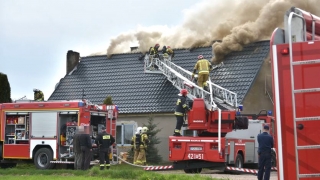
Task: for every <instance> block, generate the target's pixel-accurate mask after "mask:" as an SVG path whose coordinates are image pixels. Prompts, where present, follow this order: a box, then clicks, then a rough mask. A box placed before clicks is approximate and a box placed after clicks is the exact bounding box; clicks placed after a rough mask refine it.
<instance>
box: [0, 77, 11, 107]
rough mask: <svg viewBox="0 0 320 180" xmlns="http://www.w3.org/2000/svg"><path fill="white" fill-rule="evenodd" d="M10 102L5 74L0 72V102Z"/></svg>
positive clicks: (9, 92) (8, 86) (9, 90)
mask: <svg viewBox="0 0 320 180" xmlns="http://www.w3.org/2000/svg"><path fill="white" fill-rule="evenodd" d="M7 102H12V100H11V88H10V84H9V81H8V77H7V75H6V74H3V73H0V103H7Z"/></svg>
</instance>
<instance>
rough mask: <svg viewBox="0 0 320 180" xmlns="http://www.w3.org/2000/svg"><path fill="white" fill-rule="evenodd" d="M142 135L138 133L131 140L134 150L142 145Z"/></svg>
mask: <svg viewBox="0 0 320 180" xmlns="http://www.w3.org/2000/svg"><path fill="white" fill-rule="evenodd" d="M141 139H142V138H141V134H140V133H137V134H135V135H134V136H133V137H132V139H131V145H132V146H133V148H134V149H137V148H139V147H140V145H141Z"/></svg>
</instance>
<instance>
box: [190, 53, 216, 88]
mask: <svg viewBox="0 0 320 180" xmlns="http://www.w3.org/2000/svg"><path fill="white" fill-rule="evenodd" d="M211 69H212V65H211V63H210V62H209V61H208V60H207V59H204V57H203V56H202V55H199V56H198V61H197V63H196V65H195V66H194V68H193V73H192V78H193V77H194V74H195V73H196V71H198V86H199V87H202V88H203V87H204V86H207V81H208V78H209V71H210V70H211Z"/></svg>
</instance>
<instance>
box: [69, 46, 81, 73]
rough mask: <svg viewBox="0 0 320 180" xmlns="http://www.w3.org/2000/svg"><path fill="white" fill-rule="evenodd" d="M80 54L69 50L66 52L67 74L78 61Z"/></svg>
mask: <svg viewBox="0 0 320 180" xmlns="http://www.w3.org/2000/svg"><path fill="white" fill-rule="evenodd" d="M79 59H80V54H79V53H78V52H75V51H72V50H69V51H68V52H67V74H69V73H70V72H71V71H72V70H73V69H74V68H75V67H76V66H77V65H78V63H79Z"/></svg>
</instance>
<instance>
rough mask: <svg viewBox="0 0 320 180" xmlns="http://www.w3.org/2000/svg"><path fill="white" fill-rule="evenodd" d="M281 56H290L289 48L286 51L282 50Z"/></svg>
mask: <svg viewBox="0 0 320 180" xmlns="http://www.w3.org/2000/svg"><path fill="white" fill-rule="evenodd" d="M281 54H283V55H287V54H289V48H284V49H282V50H281Z"/></svg>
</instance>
